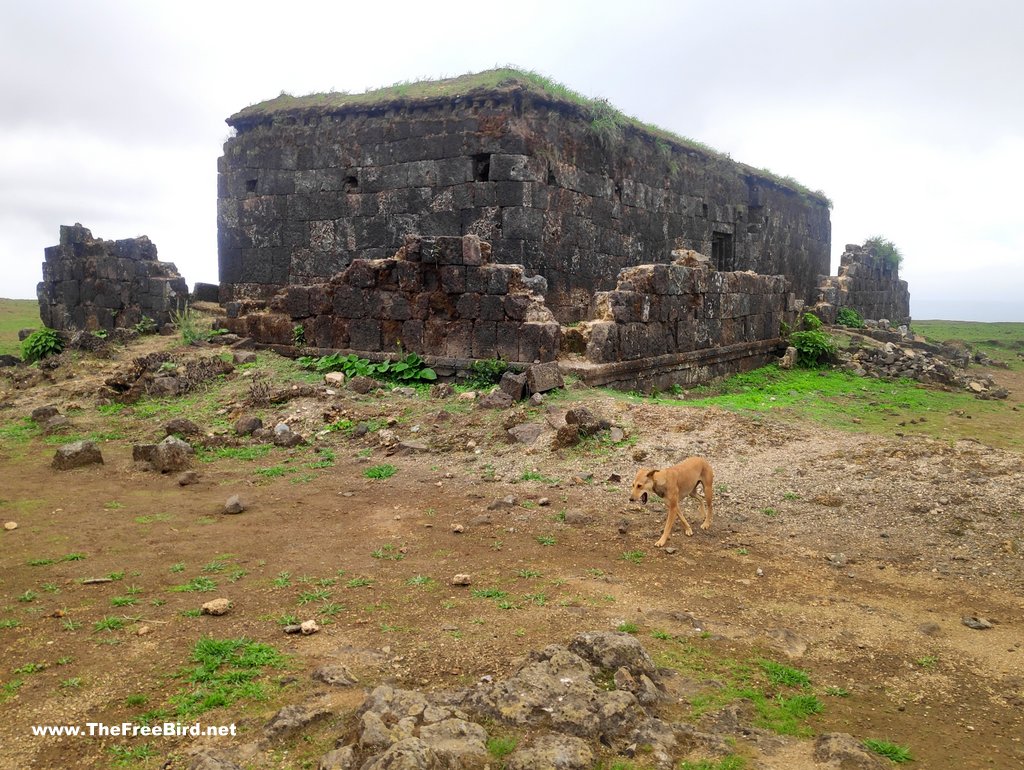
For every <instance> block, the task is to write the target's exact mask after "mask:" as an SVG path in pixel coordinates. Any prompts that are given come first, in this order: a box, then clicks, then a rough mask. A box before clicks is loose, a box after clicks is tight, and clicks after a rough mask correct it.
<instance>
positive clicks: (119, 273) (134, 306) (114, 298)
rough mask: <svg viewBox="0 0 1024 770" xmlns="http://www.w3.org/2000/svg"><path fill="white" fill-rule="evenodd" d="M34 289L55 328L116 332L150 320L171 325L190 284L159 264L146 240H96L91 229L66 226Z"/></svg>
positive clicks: (50, 249) (44, 314)
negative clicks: (146, 319) (172, 312)
mask: <svg viewBox="0 0 1024 770" xmlns="http://www.w3.org/2000/svg"><path fill="white" fill-rule="evenodd" d="M44 254H45V259H46V261H45V262H43V280H42V282H40V283H39V284H38V286H37V287H36V295H37V296H38V298H39V315H40V317H41V318H42V321H43V323H44V324H45V325H46V326H49V327H50V328H51V329H60V330H68V329H85V330H88V331H96V330H99V329H105V330H108V331H109V330H112V329H115V328H125V327H130V326H133V325H135V324H136V323H138V322H139V321H141V320H142V318H143V316H146V317H149V318H152V319H153V320H154V321H155V322H156V323H157V325H158V326H159V325H162V324H165V323H168V322H169V321H170V314H171V311H172V310H180V309H181V308H182V307H183V306H184V304H185V302H186V301H187V300H188V285H187V284H186V283H185V279H184V278H182V277H181V276H180V275H179V274H178V270H177V268H176V267H175V266H174V264H173V263H171V262H160V261H159V260H158V259H157V251H156V245H155V244H154V243H153V242H152V241H151V240H150V239H149V238H148V237H147V236H145V235H143V236H140V237H138V238H125V239H122V240H118V241H104V240H101V239H99V238H93V236H92V233H91V232H90V231H89V229H88V228H85V227H83V226H82V225H81V224H78V223H76V224H75V225H73V226H70V225H62V226H61V228H60V243H59V244H57V245H56V246H50V247H48V248H47V249H45V250H44Z"/></svg>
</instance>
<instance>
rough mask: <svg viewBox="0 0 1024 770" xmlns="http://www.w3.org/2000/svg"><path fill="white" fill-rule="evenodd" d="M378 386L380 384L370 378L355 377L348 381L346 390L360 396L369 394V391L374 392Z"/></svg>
mask: <svg viewBox="0 0 1024 770" xmlns="http://www.w3.org/2000/svg"><path fill="white" fill-rule="evenodd" d="M380 386H381V384H380V383H379V382H377V380H375V379H373V378H372V377H363V376H362V375H357V376H355V377H353V378H352V379H351V380H349V381H348V389H349V390H352V391H355V392H356V393H360V394H362V395H365V394H367V393H369V392H370V391H371V390H376V389H377V388H379V387H380Z"/></svg>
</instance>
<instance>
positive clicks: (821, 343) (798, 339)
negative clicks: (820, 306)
mask: <svg viewBox="0 0 1024 770" xmlns="http://www.w3.org/2000/svg"><path fill="white" fill-rule="evenodd" d="M800 320H801V326H802V327H803V329H802V330H801V331H797V332H790V334H789V344H790V345H792V346H793V347H794V348H796V352H797V359H796V360H797V364H798V365H799V366H806V367H807V368H809V369H816V368H818V367H821V366H825V365H826V364H828V363H829V362H830V361H832V360H833V359H834V358H835V356H836V353H837V352H838V347H837V346H836V341H835V340H834V339H832V337H831V336H829V335H828V334H826V333H825V332H823V331H822V330H821V329H822V324H821V319H820V318H818V316H816V315H814V314H813V313H804V315H803V318H801V319H800Z"/></svg>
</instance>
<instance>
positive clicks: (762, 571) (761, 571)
mask: <svg viewBox="0 0 1024 770" xmlns="http://www.w3.org/2000/svg"><path fill="white" fill-rule="evenodd" d="M754 574H755V575H757V576H758V577H764V570H763V569H761V568H760V567H758V568H757V570H756V571H755V572H754Z"/></svg>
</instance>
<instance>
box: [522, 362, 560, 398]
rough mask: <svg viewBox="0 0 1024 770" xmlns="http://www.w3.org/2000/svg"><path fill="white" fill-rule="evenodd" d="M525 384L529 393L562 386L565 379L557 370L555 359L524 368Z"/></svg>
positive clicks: (542, 391)
mask: <svg viewBox="0 0 1024 770" xmlns="http://www.w3.org/2000/svg"><path fill="white" fill-rule="evenodd" d="M526 384H527V385H528V386H529V388H530V392H531V393H546V392H547V391H549V390H554V389H555V388H564V387H565V381H564V380H563V379H562V373H561V372H560V371H559V370H558V362H557V361H549V362H548V363H546V364H533V365H532V366H528V367H527V368H526Z"/></svg>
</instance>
